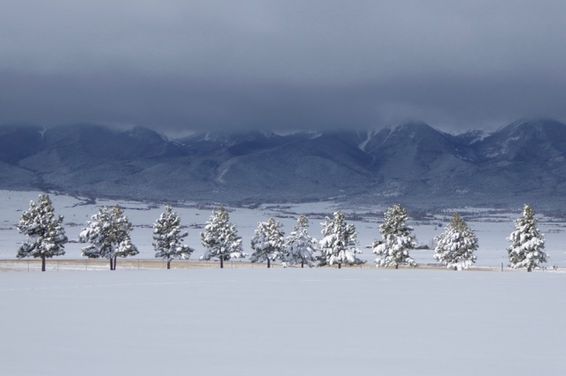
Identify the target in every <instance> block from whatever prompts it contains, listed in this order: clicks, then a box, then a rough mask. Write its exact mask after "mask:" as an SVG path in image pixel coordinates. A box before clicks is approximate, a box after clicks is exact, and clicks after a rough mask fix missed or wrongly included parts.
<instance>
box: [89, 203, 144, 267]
mask: <svg viewBox="0 0 566 376" xmlns="http://www.w3.org/2000/svg"><path fill="white" fill-rule="evenodd" d="M132 229H133V226H132V224H131V223H130V221H129V220H128V218H127V217H126V216H125V215H124V210H123V209H122V208H121V207H119V206H114V207H106V206H105V207H102V208H100V210H99V211H98V213H96V214H95V215H93V216H92V217H91V220H90V221H88V223H87V227H86V228H85V229H84V230H83V231H81V233H80V235H79V240H80V241H81V242H82V243H91V245H89V246H88V247H85V248H83V250H82V254H83V256H86V257H89V258H106V259H108V260H109V261H110V270H116V263H117V258H118V257H128V256H134V255H137V254H138V249H137V248H136V246H135V245H133V244H132V241H131V239H130V233H131V232H132Z"/></svg>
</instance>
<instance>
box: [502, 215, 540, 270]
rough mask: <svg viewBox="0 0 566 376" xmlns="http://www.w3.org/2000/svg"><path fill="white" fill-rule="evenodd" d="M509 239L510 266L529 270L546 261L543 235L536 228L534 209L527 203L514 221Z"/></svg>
mask: <svg viewBox="0 0 566 376" xmlns="http://www.w3.org/2000/svg"><path fill="white" fill-rule="evenodd" d="M509 241H510V242H511V246H510V247H509V248H507V254H508V255H509V263H510V265H511V267H512V268H526V269H527V271H529V272H530V271H532V270H533V269H535V268H536V267H539V266H540V265H541V264H542V263H545V262H546V253H545V252H544V237H543V235H542V234H541V233H540V232H539V230H538V228H537V222H536V219H535V211H534V210H533V208H531V207H530V206H529V205H525V207H524V209H523V215H522V216H521V217H520V218H519V219H517V221H516V222H515V231H513V232H512V233H511V235H510V236H509Z"/></svg>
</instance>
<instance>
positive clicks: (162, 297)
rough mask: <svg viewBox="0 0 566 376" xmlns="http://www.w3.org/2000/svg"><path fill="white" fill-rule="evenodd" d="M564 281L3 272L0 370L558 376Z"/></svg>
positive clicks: (537, 276) (260, 272)
mask: <svg viewBox="0 0 566 376" xmlns="http://www.w3.org/2000/svg"><path fill="white" fill-rule="evenodd" d="M564 286H566V274H562V273H550V272H546V273H544V272H535V273H525V272H509V273H498V272H460V273H457V272H450V271H433V270H427V271H424V270H420V271H419V270H397V271H396V270H374V269H342V270H337V269H310V270H306V269H304V270H300V269H272V270H264V269H255V270H250V269H225V270H217V269H205V270H172V271H165V270H159V271H155V270H154V271H148V270H145V271H124V270H121V271H120V270H119V271H116V272H107V271H99V272H48V273H38V272H37V273H23V272H6V273H2V274H1V275H0V312H1V315H2V320H0V335H1V338H2V340H0V375H9V376H20V375H22V376H23V375H29V376H32V375H33V376H37V375H63V376H67V375H69V376H71V375H72V376H75V375H140V376H141V375H207V376H208V375H210V376H215V375H245V376H254V375H270V376H271V375H308V376H313V375H324V376H330V375H418V376H426V375H434V376H442V375H514V376H517V375H529V376H530V375H565V374H566V355H565V354H566V315H565V314H564V313H565V311H566V294H565V293H564Z"/></svg>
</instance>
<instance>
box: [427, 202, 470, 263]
mask: <svg viewBox="0 0 566 376" xmlns="http://www.w3.org/2000/svg"><path fill="white" fill-rule="evenodd" d="M436 241H437V245H436V248H435V249H434V258H435V259H437V260H438V261H440V262H441V263H443V264H444V265H446V267H447V268H448V269H456V270H462V269H468V268H469V267H470V266H472V265H473V264H474V263H475V262H476V256H475V255H474V252H475V251H476V250H477V249H478V238H477V237H476V235H475V234H474V232H473V231H472V230H471V229H470V228H469V227H468V225H467V224H466V222H464V220H463V219H462V217H461V216H460V215H459V214H458V213H456V214H454V216H453V217H452V220H451V221H450V224H448V226H446V229H445V230H444V232H443V233H442V234H441V235H440V236H438V237H437V238H436Z"/></svg>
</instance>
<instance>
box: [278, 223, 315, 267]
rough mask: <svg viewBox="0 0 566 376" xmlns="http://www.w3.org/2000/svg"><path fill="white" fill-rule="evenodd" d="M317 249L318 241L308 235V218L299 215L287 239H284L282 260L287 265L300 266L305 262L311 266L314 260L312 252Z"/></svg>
mask: <svg viewBox="0 0 566 376" xmlns="http://www.w3.org/2000/svg"><path fill="white" fill-rule="evenodd" d="M317 249H318V242H317V241H316V239H315V238H313V237H312V236H310V235H309V220H308V218H307V217H306V216H304V215H300V216H299V217H298V218H297V224H296V225H295V228H294V229H293V231H291V233H290V234H289V236H288V237H287V239H285V254H284V256H283V261H284V262H285V263H286V264H288V265H297V264H300V265H301V268H302V267H303V266H304V265H305V264H307V265H308V266H312V265H313V264H314V262H315V261H316V257H315V255H314V253H315V252H316V251H317Z"/></svg>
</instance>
